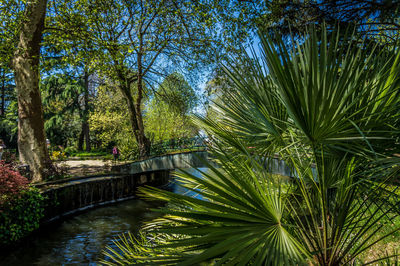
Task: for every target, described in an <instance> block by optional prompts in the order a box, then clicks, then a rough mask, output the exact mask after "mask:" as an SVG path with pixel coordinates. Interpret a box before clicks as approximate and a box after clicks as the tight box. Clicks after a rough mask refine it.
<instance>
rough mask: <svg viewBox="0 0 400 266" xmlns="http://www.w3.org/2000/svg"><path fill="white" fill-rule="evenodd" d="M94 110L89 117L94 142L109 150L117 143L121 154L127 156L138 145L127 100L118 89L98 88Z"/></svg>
mask: <svg viewBox="0 0 400 266" xmlns="http://www.w3.org/2000/svg"><path fill="white" fill-rule="evenodd" d="M93 104H94V110H93V112H92V113H91V114H90V117H89V125H90V131H91V132H92V137H93V142H94V143H97V145H98V146H99V147H100V148H102V149H104V150H109V151H110V154H111V148H112V146H113V145H117V146H118V148H119V150H120V151H121V156H122V157H123V156H125V155H126V154H127V153H129V152H130V151H132V150H134V149H135V147H136V141H135V139H134V135H133V132H132V128H131V126H130V121H129V116H128V115H127V113H126V112H127V111H126V110H127V106H126V101H125V100H124V98H123V97H122V95H121V94H120V93H119V92H118V91H113V90H109V89H108V88H106V87H105V86H100V87H98V89H97V97H96V99H95V100H94V103H93Z"/></svg>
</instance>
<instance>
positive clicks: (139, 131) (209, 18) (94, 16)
mask: <svg viewBox="0 0 400 266" xmlns="http://www.w3.org/2000/svg"><path fill="white" fill-rule="evenodd" d="M234 2H235V4H232V2H231V1H215V2H214V1H213V2H212V3H210V2H208V1H204V2H202V1H196V2H192V1H175V0H174V1H171V0H166V1H153V0H148V1H144V0H143V1H130V0H129V1H100V0H98V1H96V0H93V1H89V2H88V1H73V2H71V3H68V4H65V6H63V7H62V8H61V7H60V8H59V10H60V12H61V13H62V14H61V15H60V16H61V17H65V18H66V19H64V20H63V25H64V29H65V31H66V32H71V30H69V31H68V28H70V27H69V25H71V24H68V21H73V25H75V26H76V22H77V21H78V22H82V27H79V29H78V28H77V32H78V34H79V33H81V37H80V38H81V39H83V38H86V39H87V40H90V43H91V45H92V46H93V47H96V49H97V53H96V54H93V56H92V60H91V64H92V65H93V66H94V68H95V69H97V70H98V71H99V73H101V74H102V75H103V77H105V78H106V79H109V80H113V81H114V84H115V87H116V88H117V89H118V90H119V91H120V92H121V93H122V94H123V95H124V98H125V101H126V102H127V105H128V110H129V115H130V121H131V126H132V130H133V132H134V135H135V138H136V140H137V143H138V145H139V150H140V155H141V156H142V157H144V156H146V155H147V153H148V152H149V149H150V141H149V139H148V137H147V136H146V134H145V129H144V124H143V110H142V107H141V106H142V103H143V99H144V96H145V95H146V93H147V91H146V88H148V89H153V88H155V87H156V86H155V84H157V83H158V82H159V79H160V77H164V76H166V75H167V74H168V73H171V72H172V70H173V69H174V68H178V69H183V68H189V69H192V70H193V69H195V68H197V67H200V66H202V65H208V64H209V63H213V62H216V61H218V60H220V59H221V58H223V53H222V51H227V50H230V49H235V47H236V45H237V44H239V43H241V40H243V39H244V38H245V37H246V36H247V32H246V30H244V29H245V27H243V25H244V24H241V23H238V21H240V22H242V20H244V18H245V16H244V15H243V13H241V15H240V19H238V18H235V19H234V18H232V17H233V16H231V15H229V14H230V12H226V10H227V9H224V8H231V10H232V11H233V10H236V11H238V12H233V13H235V14H239V13H240V12H241V11H243V10H247V9H250V8H249V6H250V4H246V3H244V4H241V3H242V1H239V2H240V3H239V2H238V3H239V4H238V3H236V1H234ZM238 16H239V15H238ZM71 18H72V19H71ZM222 19H226V20H227V21H228V20H229V23H228V22H227V21H224V22H222ZM219 20H221V21H219ZM64 22H65V23H64ZM87 22H89V23H87ZM228 24H229V26H226V25H228ZM59 25H62V24H59ZM88 25H89V26H88ZM238 25H240V26H238ZM217 27H218V28H219V29H218V30H216V28H217ZM72 28H73V27H72ZM70 35H71V36H72V35H73V36H76V34H75V35H74V34H72V33H71V34H70ZM227 36H228V37H229V38H225V37H227ZM71 38H72V37H71ZM73 38H75V37H73ZM233 44H235V45H233ZM210 54H213V56H209V55H210Z"/></svg>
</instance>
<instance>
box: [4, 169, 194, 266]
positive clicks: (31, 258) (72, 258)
mask: <svg viewBox="0 0 400 266" xmlns="http://www.w3.org/2000/svg"><path fill="white" fill-rule="evenodd" d="M191 172H194V173H196V172H195V171H194V170H191ZM170 189H171V190H173V191H174V192H176V193H181V194H187V192H188V191H185V190H184V189H183V188H182V187H180V186H179V185H178V184H177V183H176V182H175V183H171V186H170ZM193 196H195V195H193ZM154 207H157V206H155V205H154V204H152V205H151V204H150V203H149V202H144V201H142V200H139V199H134V200H128V201H124V202H120V203H116V204H113V205H109V206H105V207H99V208H97V209H92V210H89V211H86V212H84V213H82V214H80V215H76V216H73V217H71V218H68V219H66V220H64V221H61V222H57V223H54V224H51V225H49V226H46V227H45V228H42V229H41V230H40V231H39V232H38V233H37V234H35V235H33V236H31V237H29V238H28V239H27V240H26V241H25V242H24V243H22V244H21V245H20V246H18V248H16V249H15V250H13V251H12V252H8V253H7V254H1V251H0V265H7V266H14V265H15V266H24V265H70V264H74V265H96V262H97V261H99V260H100V259H101V258H103V255H102V251H103V250H104V248H105V247H106V246H107V245H111V246H112V245H113V243H112V241H113V240H114V239H115V238H117V237H118V235H120V234H122V233H127V232H132V233H135V232H137V231H138V230H139V229H140V227H141V225H142V224H143V222H145V221H150V220H152V219H154V218H156V217H157V216H158V214H157V213H154V212H151V211H150V208H154Z"/></svg>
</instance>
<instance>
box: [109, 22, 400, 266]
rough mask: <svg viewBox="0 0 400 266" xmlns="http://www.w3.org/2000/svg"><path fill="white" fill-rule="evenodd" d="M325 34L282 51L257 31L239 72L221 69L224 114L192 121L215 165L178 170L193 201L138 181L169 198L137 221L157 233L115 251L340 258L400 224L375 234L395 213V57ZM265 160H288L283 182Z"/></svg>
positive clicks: (145, 257)
mask: <svg viewBox="0 0 400 266" xmlns="http://www.w3.org/2000/svg"><path fill="white" fill-rule="evenodd" d="M327 36H328V34H327V31H326V30H325V29H323V30H322V33H321V35H320V36H318V35H317V34H316V32H315V31H314V30H313V29H310V32H309V33H308V34H307V35H306V36H304V38H303V40H302V42H301V43H299V42H298V43H296V45H294V48H293V49H290V50H289V49H288V48H286V46H285V44H284V43H283V42H282V41H279V40H278V41H273V40H271V39H270V38H269V37H268V36H264V35H263V34H262V33H260V39H261V43H262V56H261V57H260V58H258V59H259V60H258V61H253V62H254V63H253V64H252V65H251V66H250V67H249V68H248V71H246V73H243V72H241V71H239V70H236V69H235V68H232V67H229V66H227V67H226V69H225V71H226V73H227V74H228V75H229V77H230V79H231V82H232V83H233V84H234V85H233V88H232V89H231V90H230V91H229V92H227V95H226V99H227V100H226V101H225V102H224V104H218V105H216V106H215V108H216V112H218V113H219V114H220V115H219V116H218V117H220V120H219V121H212V120H209V119H207V118H200V120H199V121H200V123H201V125H202V127H203V128H205V129H206V130H207V131H208V133H209V134H210V136H213V138H215V140H216V141H215V142H214V143H213V145H212V147H211V152H212V153H213V157H214V158H215V161H216V162H217V164H218V165H219V168H214V167H213V166H212V165H209V171H208V172H204V173H203V174H202V177H201V178H199V177H195V176H193V175H190V174H188V173H186V174H185V173H184V174H178V177H179V178H180V180H181V181H182V182H183V184H184V186H185V187H186V188H187V189H189V190H192V191H195V192H196V193H198V194H199V195H201V196H202V197H201V198H193V197H188V196H185V195H178V194H174V193H171V192H167V191H162V190H159V189H155V188H150V187H148V188H145V189H142V193H143V194H144V195H145V196H146V197H148V198H157V199H159V200H165V201H167V202H168V205H167V206H166V207H165V208H162V209H159V210H157V211H159V212H161V213H163V214H164V216H163V217H162V218H160V219H158V220H156V221H153V222H151V223H149V224H148V225H147V226H146V227H145V228H144V229H143V230H144V232H145V234H149V235H150V234H152V235H154V234H155V235H156V236H157V235H160V238H159V239H157V238H155V239H154V238H151V237H147V238H146V237H144V239H147V241H145V243H144V242H143V241H138V242H135V241H133V242H132V243H135V244H127V245H125V247H127V249H126V250H125V252H123V253H121V254H122V255H120V256H122V258H124V259H127V257H126V256H128V255H129V259H128V260H126V261H129V262H130V263H138V264H139V263H145V264H179V265H194V264H198V263H202V262H205V263H212V264H216V265H222V264H238V265H246V264H251V265H290V264H296V265H300V264H320V265H344V264H350V263H355V262H356V261H357V258H358V257H359V256H360V254H362V252H364V251H365V250H367V249H368V248H370V247H371V246H373V245H374V244H376V243H378V242H379V241H381V240H383V239H385V238H386V237H388V236H390V235H391V234H393V233H394V232H396V231H398V230H399V229H400V227H399V226H397V227H394V228H393V229H392V230H390V231H389V233H386V234H383V235H382V234H379V231H380V230H381V229H382V228H384V227H385V226H387V224H388V223H390V224H391V223H392V222H393V221H395V220H396V219H397V216H398V213H399V209H398V206H397V205H398V204H397V203H398V199H399V197H398V194H397V193H396V190H397V187H396V186H394V185H393V184H394V179H395V178H396V177H397V176H398V173H399V160H398V159H397V158H396V157H395V156H394V154H396V152H398V148H399V147H398V146H399V145H398V137H399V111H398V110H400V109H399V108H400V97H399V96H400V95H399V94H400V90H399V88H400V79H399V77H398V73H399V70H400V64H399V60H400V53H399V51H398V49H391V50H389V49H388V50H384V51H377V50H376V49H375V48H374V47H373V46H370V47H366V46H367V45H365V44H359V43H355V42H353V41H352V36H351V34H348V35H346V34H345V35H340V34H339V32H336V33H334V34H331V35H330V36H331V37H329V39H328V37H327ZM247 61H250V60H247ZM249 147H251V148H249ZM273 156H279V158H280V159H281V160H283V161H285V163H286V164H287V165H288V166H289V167H290V169H291V173H292V177H293V178H292V179H290V181H285V180H283V179H280V178H277V177H276V175H274V174H273V173H271V171H269V170H268V169H272V168H273V167H271V165H269V164H271V162H272V161H273V160H272V159H271V158H272V157H273ZM161 236H162V237H161ZM165 236H168V237H165ZM146 248H147V249H146ZM138 250H141V251H142V252H138ZM143 250H147V251H148V252H143ZM109 255H110V254H109ZM388 256H389V255H388ZM110 257H111V258H112V259H113V260H114V262H116V263H118V262H120V261H121V260H120V258H118V257H115V256H112V255H110ZM126 261H125V262H126ZM111 264H112V263H111Z"/></svg>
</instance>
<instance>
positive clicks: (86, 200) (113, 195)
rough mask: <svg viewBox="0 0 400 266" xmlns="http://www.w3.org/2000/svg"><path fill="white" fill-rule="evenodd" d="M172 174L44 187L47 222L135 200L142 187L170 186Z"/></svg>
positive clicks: (140, 175)
mask: <svg viewBox="0 0 400 266" xmlns="http://www.w3.org/2000/svg"><path fill="white" fill-rule="evenodd" d="M169 175H170V171H154V172H146V173H138V174H129V175H128V174H127V175H117V176H103V177H90V178H84V179H78V180H72V181H67V182H63V183H55V184H51V183H49V184H42V185H40V189H41V190H42V194H43V195H44V196H46V197H47V200H46V207H45V215H44V218H43V222H50V221H53V220H57V219H60V218H62V217H64V216H67V215H71V214H74V213H76V212H80V211H83V210H86V209H89V208H93V207H96V206H100V205H104V204H109V203H113V202H118V201H122V200H127V199H130V198H134V197H135V195H136V191H137V189H138V188H139V187H140V186H143V185H150V186H155V187H157V186H162V185H165V184H167V183H168V181H169Z"/></svg>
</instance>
